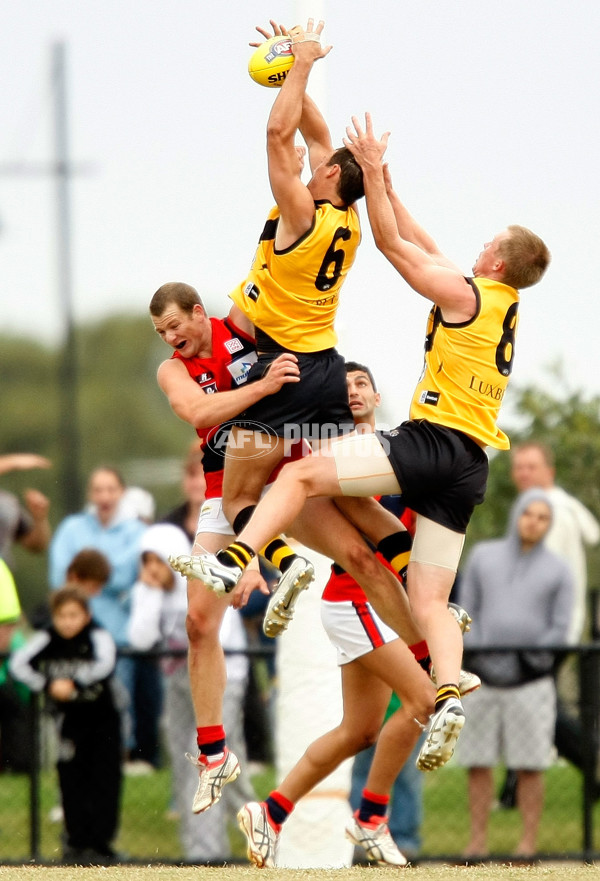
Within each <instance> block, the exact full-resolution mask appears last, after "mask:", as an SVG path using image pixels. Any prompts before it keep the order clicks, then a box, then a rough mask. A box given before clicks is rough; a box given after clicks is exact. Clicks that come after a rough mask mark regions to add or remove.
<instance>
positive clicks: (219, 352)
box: [171, 318, 256, 498]
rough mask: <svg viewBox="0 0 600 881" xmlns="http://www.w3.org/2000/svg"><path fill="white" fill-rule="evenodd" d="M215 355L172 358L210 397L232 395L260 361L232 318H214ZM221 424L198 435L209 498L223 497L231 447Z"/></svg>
mask: <svg viewBox="0 0 600 881" xmlns="http://www.w3.org/2000/svg"><path fill="white" fill-rule="evenodd" d="M210 323H211V325H212V355H211V356H210V357H208V358H200V357H194V358H183V357H182V356H181V355H180V354H179V352H177V351H175V352H173V355H172V356H171V357H173V358H178V359H179V360H180V361H181V362H182V364H183V365H184V366H185V369H186V370H187V372H188V373H189V375H190V376H191V377H192V379H193V380H194V381H195V382H197V383H198V385H199V386H200V387H201V388H202V390H203V391H204V392H205V393H206V394H207V395H213V394H216V393H217V392H228V391H232V390H233V389H236V388H239V387H240V386H241V385H244V383H245V382H246V380H247V378H248V372H249V370H250V367H251V366H252V365H253V364H254V362H255V361H256V349H255V343H254V340H253V339H252V337H250V336H248V335H247V334H245V333H244V332H243V331H242V330H240V329H239V328H238V327H236V326H235V324H233V322H232V321H231V320H230V319H229V318H211V319H210ZM220 429H221V426H220V425H213V426H211V427H210V428H198V429H197V430H196V433H197V435H198V437H199V438H200V441H201V443H202V450H203V451H204V459H203V465H204V473H205V474H206V497H207V498H215V497H216V496H221V495H222V486H223V460H224V457H225V449H226V446H227V436H228V434H229V431H228V429H227V428H226V429H225V430H222V431H220Z"/></svg>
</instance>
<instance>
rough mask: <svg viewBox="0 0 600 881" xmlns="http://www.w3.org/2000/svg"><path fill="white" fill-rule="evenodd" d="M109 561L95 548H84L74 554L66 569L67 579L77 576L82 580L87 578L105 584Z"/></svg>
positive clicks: (109, 570) (107, 576) (108, 576)
mask: <svg viewBox="0 0 600 881" xmlns="http://www.w3.org/2000/svg"><path fill="white" fill-rule="evenodd" d="M110 572H111V569H110V563H109V562H108V560H107V559H106V557H105V556H104V554H101V553H100V551H97V550H96V549H95V548H84V549H83V550H82V551H79V553H78V554H75V556H74V557H73V559H72V560H71V562H70V563H69V567H68V569H67V581H69V580H70V579H71V578H79V579H81V580H82V581H87V580H88V579H90V580H93V581H98V582H99V583H100V584H106V582H107V581H108V579H109V578H110Z"/></svg>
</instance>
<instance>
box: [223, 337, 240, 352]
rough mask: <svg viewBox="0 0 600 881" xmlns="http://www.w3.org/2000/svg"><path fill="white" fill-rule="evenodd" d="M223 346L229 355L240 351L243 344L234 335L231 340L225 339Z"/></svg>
mask: <svg viewBox="0 0 600 881" xmlns="http://www.w3.org/2000/svg"><path fill="white" fill-rule="evenodd" d="M225 348H226V349H227V351H228V352H229V354H230V355H233V354H235V352H241V351H242V349H243V348H244V345H243V343H242V342H241V341H240V340H238V338H237V337H234V338H233V339H232V340H225Z"/></svg>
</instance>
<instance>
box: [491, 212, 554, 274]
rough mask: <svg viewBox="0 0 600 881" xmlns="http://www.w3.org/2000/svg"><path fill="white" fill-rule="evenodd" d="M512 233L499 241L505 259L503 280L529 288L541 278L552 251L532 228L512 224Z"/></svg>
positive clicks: (501, 253)
mask: <svg viewBox="0 0 600 881" xmlns="http://www.w3.org/2000/svg"><path fill="white" fill-rule="evenodd" d="M508 232H509V234H510V235H508V236H506V237H505V238H503V239H501V240H500V242H499V243H498V253H499V255H500V257H502V259H503V260H504V274H503V276H502V281H503V282H504V284H507V285H510V286H511V287H513V288H517V289H521V288H529V287H531V286H532V285H534V284H537V282H538V281H539V280H540V279H541V277H542V276H543V274H544V272H545V271H546V269H547V268H548V264H549V263H550V251H549V250H548V248H547V247H546V245H545V244H544V242H543V241H542V240H541V239H540V237H539V236H537V235H536V234H535V233H534V232H531V230H530V229H527V228H526V227H524V226H518V225H517V224H512V225H511V226H509V227H508Z"/></svg>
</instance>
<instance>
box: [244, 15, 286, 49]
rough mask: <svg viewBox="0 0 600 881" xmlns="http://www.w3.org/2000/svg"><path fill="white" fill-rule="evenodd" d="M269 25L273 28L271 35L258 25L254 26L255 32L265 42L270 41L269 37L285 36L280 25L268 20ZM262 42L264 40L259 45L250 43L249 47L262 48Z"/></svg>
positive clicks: (284, 31) (284, 30)
mask: <svg viewBox="0 0 600 881" xmlns="http://www.w3.org/2000/svg"><path fill="white" fill-rule="evenodd" d="M269 24H270V25H271V27H272V28H273V33H272V34H270V33H269V31H267V30H265V28H261V27H260V26H259V25H257V26H256V30H257V31H258V33H259V34H261V35H262V36H263V37H264V38H265V40H270V39H271V37H285V36H287V30H286V29H285V28H284V26H283V25H282V24H277V22H275V21H273V19H271V20H270V22H269ZM263 42H264V40H261V41H260V43H250V44H249V45H250V46H253V47H254V48H255V49H257V48H258V47H259V46H262V44H263Z"/></svg>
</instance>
